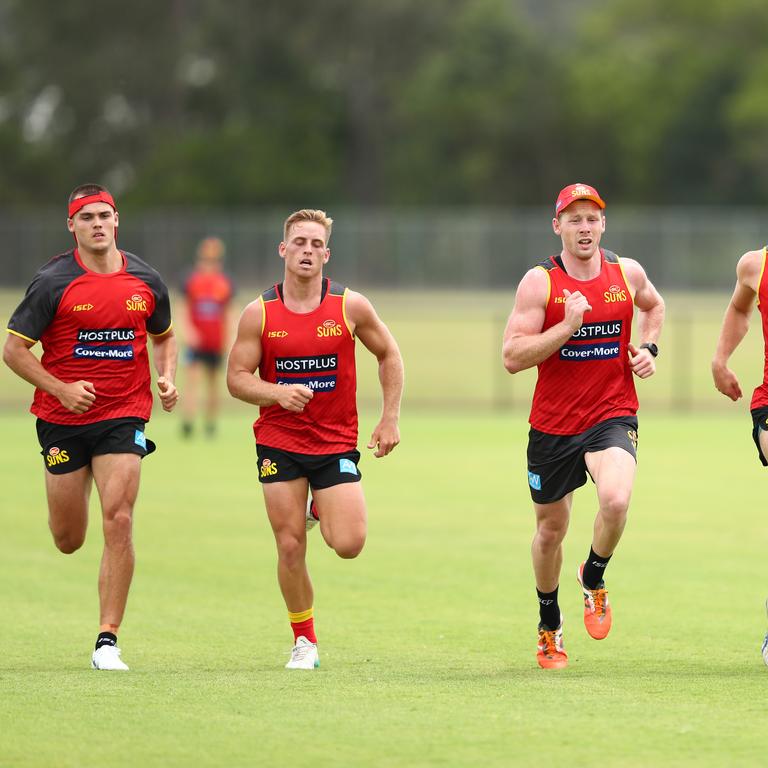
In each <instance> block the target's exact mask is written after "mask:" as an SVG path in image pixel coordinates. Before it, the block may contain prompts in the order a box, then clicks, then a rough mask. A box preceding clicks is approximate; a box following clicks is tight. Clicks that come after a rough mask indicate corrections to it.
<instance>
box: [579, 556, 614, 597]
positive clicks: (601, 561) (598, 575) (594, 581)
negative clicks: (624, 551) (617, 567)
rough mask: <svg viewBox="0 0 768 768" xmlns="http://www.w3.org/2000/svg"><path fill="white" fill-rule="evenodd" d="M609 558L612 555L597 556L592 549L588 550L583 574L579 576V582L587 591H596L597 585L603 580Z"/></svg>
mask: <svg viewBox="0 0 768 768" xmlns="http://www.w3.org/2000/svg"><path fill="white" fill-rule="evenodd" d="M611 557H612V555H608V557H602V556H601V555H597V554H595V550H594V549H592V547H590V548H589V557H588V558H587V562H586V563H584V572H583V573H582V574H581V580H582V581H583V582H584V586H585V587H586V588H587V589H597V586H598V584H600V582H601V581H602V580H603V574H605V568H606V566H607V565H608V561H609V560H610V559H611Z"/></svg>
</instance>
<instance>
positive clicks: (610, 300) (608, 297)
mask: <svg viewBox="0 0 768 768" xmlns="http://www.w3.org/2000/svg"><path fill="white" fill-rule="evenodd" d="M603 298H604V299H605V303H606V304H614V303H615V302H617V301H626V300H627V292H626V291H625V290H624V289H623V288H619V286H618V285H612V286H611V287H610V288H609V289H608V290H607V291H605V293H603Z"/></svg>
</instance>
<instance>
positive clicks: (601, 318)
mask: <svg viewBox="0 0 768 768" xmlns="http://www.w3.org/2000/svg"><path fill="white" fill-rule="evenodd" d="M600 254H601V258H602V265H601V269H600V274H599V275H598V276H597V277H595V278H593V279H592V280H576V279H575V278H573V277H571V276H570V275H568V273H567V272H566V271H565V267H564V265H563V262H562V259H561V258H560V256H551V257H550V258H548V259H546V260H545V261H543V262H541V263H540V264H538V265H537V267H538V268H540V269H543V270H544V271H545V272H546V273H547V278H548V280H549V293H548V295H547V307H546V314H545V316H544V326H543V328H542V330H544V331H546V330H547V328H551V327H552V326H553V325H557V324H558V323H560V322H562V320H563V318H564V317H565V296H564V294H563V289H567V290H569V291H570V292H571V293H574V292H575V291H581V293H582V294H583V295H584V296H585V297H586V299H587V301H588V302H589V305H590V306H591V307H592V310H591V311H587V312H585V313H584V322H583V324H582V326H581V328H579V330H577V331H576V332H575V333H574V334H573V336H571V338H570V339H569V340H568V341H567V342H566V343H565V344H564V345H563V346H562V347H561V348H560V349H559V350H557V352H555V353H554V354H552V355H550V356H549V357H548V358H547V359H546V360H544V361H543V362H541V363H540V364H539V366H538V368H539V375H538V379H537V382H536V389H535V391H534V394H533V404H532V406H531V416H530V419H529V421H530V423H531V426H532V427H533V428H534V429H538V430H539V431H540V432H548V433H550V434H554V435H576V434H579V433H581V432H584V430H586V429H589V428H590V427H592V426H594V425H595V424H598V423H600V422H601V421H605V420H606V419H611V418H614V417H616V416H631V415H634V414H635V413H636V412H637V394H636V393H635V382H634V380H633V378H632V371H631V369H630V367H629V357H628V351H627V350H628V345H629V337H630V334H631V331H632V317H633V314H634V302H633V298H634V297H633V296H632V292H631V290H630V287H629V283H628V282H627V279H626V276H625V275H624V270H623V269H622V268H621V264H620V263H619V257H618V256H616V254H615V253H611V252H610V251H606V250H603V249H602V248H601V249H600Z"/></svg>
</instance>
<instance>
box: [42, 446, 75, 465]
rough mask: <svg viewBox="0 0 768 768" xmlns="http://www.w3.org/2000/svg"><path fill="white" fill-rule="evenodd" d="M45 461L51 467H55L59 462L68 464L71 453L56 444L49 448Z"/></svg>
mask: <svg viewBox="0 0 768 768" xmlns="http://www.w3.org/2000/svg"><path fill="white" fill-rule="evenodd" d="M45 461H46V463H47V464H48V466H49V467H55V466H56V465H57V464H66V463H67V462H68V461H69V454H68V453H67V452H66V451H62V450H61V449H60V448H59V447H58V446H56V445H54V446H52V447H50V448H49V449H48V455H47V456H46V457H45Z"/></svg>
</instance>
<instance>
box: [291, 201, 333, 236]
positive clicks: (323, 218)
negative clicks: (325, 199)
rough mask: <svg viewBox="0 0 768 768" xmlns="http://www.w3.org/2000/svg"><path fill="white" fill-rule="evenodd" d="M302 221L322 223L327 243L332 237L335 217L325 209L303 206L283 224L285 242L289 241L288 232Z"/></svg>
mask: <svg viewBox="0 0 768 768" xmlns="http://www.w3.org/2000/svg"><path fill="white" fill-rule="evenodd" d="M300 221H316V222H317V223H318V224H322V225H323V226H324V227H325V242H326V243H327V242H328V241H329V240H330V239H331V228H332V227H333V219H332V218H331V217H330V216H328V215H327V214H326V212H325V211H320V210H314V209H312V208H302V209H301V210H300V211H295V212H294V213H292V214H291V215H290V216H289V217H288V218H287V219H286V220H285V224H283V242H288V233H289V232H290V231H291V227H292V226H293V225H294V224H298V222H300Z"/></svg>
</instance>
